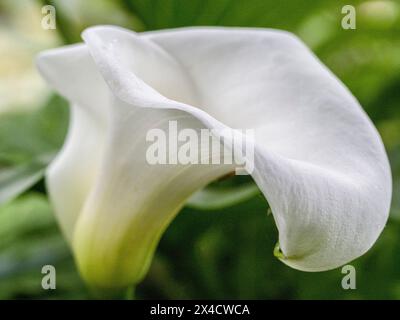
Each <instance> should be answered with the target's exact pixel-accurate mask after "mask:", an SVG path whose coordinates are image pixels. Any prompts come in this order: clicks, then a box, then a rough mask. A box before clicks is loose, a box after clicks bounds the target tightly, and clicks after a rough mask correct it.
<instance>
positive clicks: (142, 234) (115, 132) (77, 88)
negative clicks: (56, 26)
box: [38, 26, 391, 288]
mask: <svg viewBox="0 0 400 320" xmlns="http://www.w3.org/2000/svg"><path fill="white" fill-rule="evenodd" d="M83 39H84V42H85V43H84V44H79V45H74V46H69V47H65V48H60V49H54V50H50V51H46V52H43V53H42V54H41V55H40V56H39V58H38V67H39V69H40V71H41V73H42V75H43V76H44V77H45V78H46V79H47V81H48V82H49V84H50V85H52V86H53V87H54V88H55V89H56V90H57V91H58V92H59V93H61V94H62V95H63V96H65V97H66V98H67V99H68V100H69V101H70V102H71V110H72V118H71V124H70V130H69V134H68V137H67V140H66V142H65V145H64V147H63V149H62V151H61V152H60V154H59V155H58V157H57V158H56V159H55V161H54V163H53V164H52V165H51V166H50V168H49V169H48V172H47V183H48V189H49V193H50V198H51V201H52V203H53V205H54V208H55V212H56V214H57V217H58V219H59V222H60V225H61V227H62V229H63V232H64V233H65V235H66V237H67V239H68V240H69V242H70V243H71V246H72V248H73V251H74V254H75V257H76V260H77V263H78V266H79V269H80V271H81V273H82V275H83V277H84V278H85V279H86V280H87V281H88V282H89V283H90V284H92V285H93V286H96V287H100V288H112V287H124V286H127V285H130V284H134V283H137V282H138V281H140V279H141V278H142V277H143V276H144V275H145V273H146V271H147V269H148V266H149V263H150V261H151V257H152V255H153V252H154V250H155V247H156V245H157V243H158V241H159V239H160V236H161V234H162V232H163V231H164V230H165V228H166V227H167V226H168V224H169V223H170V221H171V220H172V219H173V217H174V216H175V215H176V214H177V212H178V211H179V210H180V208H181V207H182V206H183V205H184V203H185V201H186V199H187V198H188V197H189V196H190V195H191V194H192V193H193V192H195V191H196V190H198V189H200V188H202V187H204V186H205V185H207V184H208V183H209V182H211V181H213V180H215V179H216V178H218V177H220V176H223V175H225V174H227V173H229V172H231V171H232V170H233V169H234V167H233V165H229V164H225V165H223V164H221V165H180V164H177V165H158V166H157V165H156V166H154V165H150V164H149V163H148V162H147V161H146V148H147V146H148V144H147V143H146V132H148V130H150V129H152V128H161V129H165V128H166V127H167V126H168V122H169V121H170V120H176V121H177V123H178V124H179V126H180V127H182V128H194V129H196V130H200V129H202V128H209V129H215V128H218V129H221V128H239V129H247V128H252V129H254V131H255V137H254V143H255V146H254V147H255V154H254V170H253V172H252V176H253V178H254V180H255V182H256V183H257V185H258V187H259V188H260V189H261V191H262V193H263V194H264V195H265V197H266V199H267V200H268V202H269V205H270V207H271V209H272V213H273V216H274V219H275V222H276V224H277V227H278V230H279V243H280V251H281V254H280V255H279V256H280V258H281V260H282V261H283V262H284V263H286V264H287V265H289V266H291V267H293V268H296V269H299V270H304V271H323V270H328V269H332V268H336V267H338V266H340V265H342V264H345V263H347V262H349V261H351V260H353V259H355V258H357V257H359V256H360V255H362V254H364V253H365V252H366V251H367V250H368V249H369V248H370V247H371V246H372V245H373V243H374V242H375V241H376V239H377V238H378V236H379V234H380V233H381V231H382V230H383V228H384V226H385V223H386V220H387V218H388V212H389V207H390V200H391V172H390V167H389V164H388V160H387V156H386V153H385V150H384V147H383V145H382V142H381V140H380V137H379V135H378V133H377V131H376V129H375V128H374V126H373V125H372V123H371V121H370V120H369V119H368V117H367V116H366V114H365V113H364V111H363V110H362V109H361V107H360V105H359V104H358V102H357V101H356V99H355V98H354V97H353V96H352V95H351V93H350V92H349V91H348V90H347V89H346V88H345V87H344V86H343V84H342V83H341V82H340V81H339V80H338V79H337V78H336V77H335V76H334V75H333V74H332V73H331V72H330V71H329V70H327V68H325V67H324V66H323V65H322V64H321V62H319V60H318V59H317V58H316V57H315V56H314V55H313V54H312V53H311V52H310V51H309V50H308V48H307V47H306V46H305V45H304V44H303V43H302V42H301V41H300V40H299V39H297V38H296V37H295V36H293V35H292V34H290V33H287V32H283V31H277V30H267V29H239V28H183V29H176V30H166V31H158V32H146V33H139V34H137V33H134V32H131V31H127V30H124V29H121V28H118V27H112V26H99V27H93V28H89V29H87V30H86V31H84V33H83Z"/></svg>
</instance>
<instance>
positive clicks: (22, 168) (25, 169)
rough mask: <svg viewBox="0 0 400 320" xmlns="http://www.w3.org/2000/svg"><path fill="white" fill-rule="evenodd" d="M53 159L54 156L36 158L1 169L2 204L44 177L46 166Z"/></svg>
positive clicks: (0, 194) (0, 203)
mask: <svg viewBox="0 0 400 320" xmlns="http://www.w3.org/2000/svg"><path fill="white" fill-rule="evenodd" d="M51 159H52V156H47V157H42V158H41V159H34V160H33V161H32V162H30V163H27V164H22V165H16V166H13V167H10V168H5V169H0V206H1V205H2V204H4V203H6V202H7V201H9V200H11V199H13V198H15V197H17V196H18V195H20V194H21V193H23V192H24V191H26V190H27V189H29V188H30V187H32V186H33V185H34V184H36V183H37V182H38V181H39V180H40V179H42V177H43V175H44V171H45V168H46V166H47V165H48V164H49V163H50V161H51Z"/></svg>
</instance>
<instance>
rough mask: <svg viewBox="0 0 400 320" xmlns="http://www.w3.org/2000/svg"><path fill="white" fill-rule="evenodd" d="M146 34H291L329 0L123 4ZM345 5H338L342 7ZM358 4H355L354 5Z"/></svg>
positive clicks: (143, 0) (127, 0)
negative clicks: (214, 29)
mask: <svg viewBox="0 0 400 320" xmlns="http://www.w3.org/2000/svg"><path fill="white" fill-rule="evenodd" d="M122 2H123V3H124V4H125V6H126V8H128V9H129V10H131V11H132V12H133V13H134V14H135V15H136V16H138V17H139V18H140V19H141V20H142V22H143V24H144V25H145V27H146V28H147V29H148V30H154V29H163V28H177V27H184V26H201V25H219V26H222V25H223V26H245V27H273V28H281V29H287V30H293V29H294V28H295V27H296V26H297V25H298V24H299V23H300V22H301V21H302V20H303V19H304V17H305V16H307V15H309V14H310V13H312V12H314V11H315V10H319V9H320V8H321V7H324V6H326V5H327V4H330V3H332V2H331V1H329V0H320V1H293V0H282V1H279V3H278V2H276V1H272V0H251V1H249V0H191V1H190V2H188V1H186V0H163V1H158V0H122ZM344 2H346V1H340V2H339V3H344ZM356 2H357V1H356Z"/></svg>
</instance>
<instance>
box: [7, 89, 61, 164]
mask: <svg viewBox="0 0 400 320" xmlns="http://www.w3.org/2000/svg"><path fill="white" fill-rule="evenodd" d="M68 115H69V110H68V107H67V103H66V101H65V100H64V99H62V98H61V97H59V96H53V97H52V98H51V99H50V100H49V101H48V103H47V105H46V106H44V107H43V108H41V109H39V110H37V111H34V112H23V113H10V114H4V115H2V116H1V117H0V167H7V166H10V165H15V164H26V163H29V162H31V161H32V160H33V159H35V158H39V159H40V158H42V157H45V156H46V155H49V154H54V153H55V152H57V151H58V150H59V149H60V148H61V146H62V143H63V141H64V137H65V135H66V132H67V127H68Z"/></svg>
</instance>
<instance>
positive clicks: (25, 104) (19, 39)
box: [0, 0, 59, 113]
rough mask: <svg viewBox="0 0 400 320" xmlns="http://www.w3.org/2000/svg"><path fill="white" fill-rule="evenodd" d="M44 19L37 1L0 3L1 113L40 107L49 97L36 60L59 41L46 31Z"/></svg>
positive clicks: (10, 0)
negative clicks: (39, 53) (35, 63)
mask: <svg viewBox="0 0 400 320" xmlns="http://www.w3.org/2000/svg"><path fill="white" fill-rule="evenodd" d="M41 19H42V15H41V7H40V6H39V5H37V4H35V2H33V1H12V0H3V1H2V2H1V3H0V113H4V112H9V111H18V110H26V109H32V108H35V107H36V108H37V107H40V106H41V105H42V103H43V102H44V100H45V99H46V98H47V96H48V94H49V90H48V88H47V86H46V84H45V82H44V81H43V79H41V77H40V75H39V74H38V73H37V70H36V68H35V66H34V63H33V62H32V61H33V57H34V56H35V55H36V54H37V53H38V52H40V51H42V50H44V49H46V48H51V47H54V46H56V45H58V44H59V41H58V38H57V34H56V33H55V32H52V31H49V30H44V29H42V27H41Z"/></svg>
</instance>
